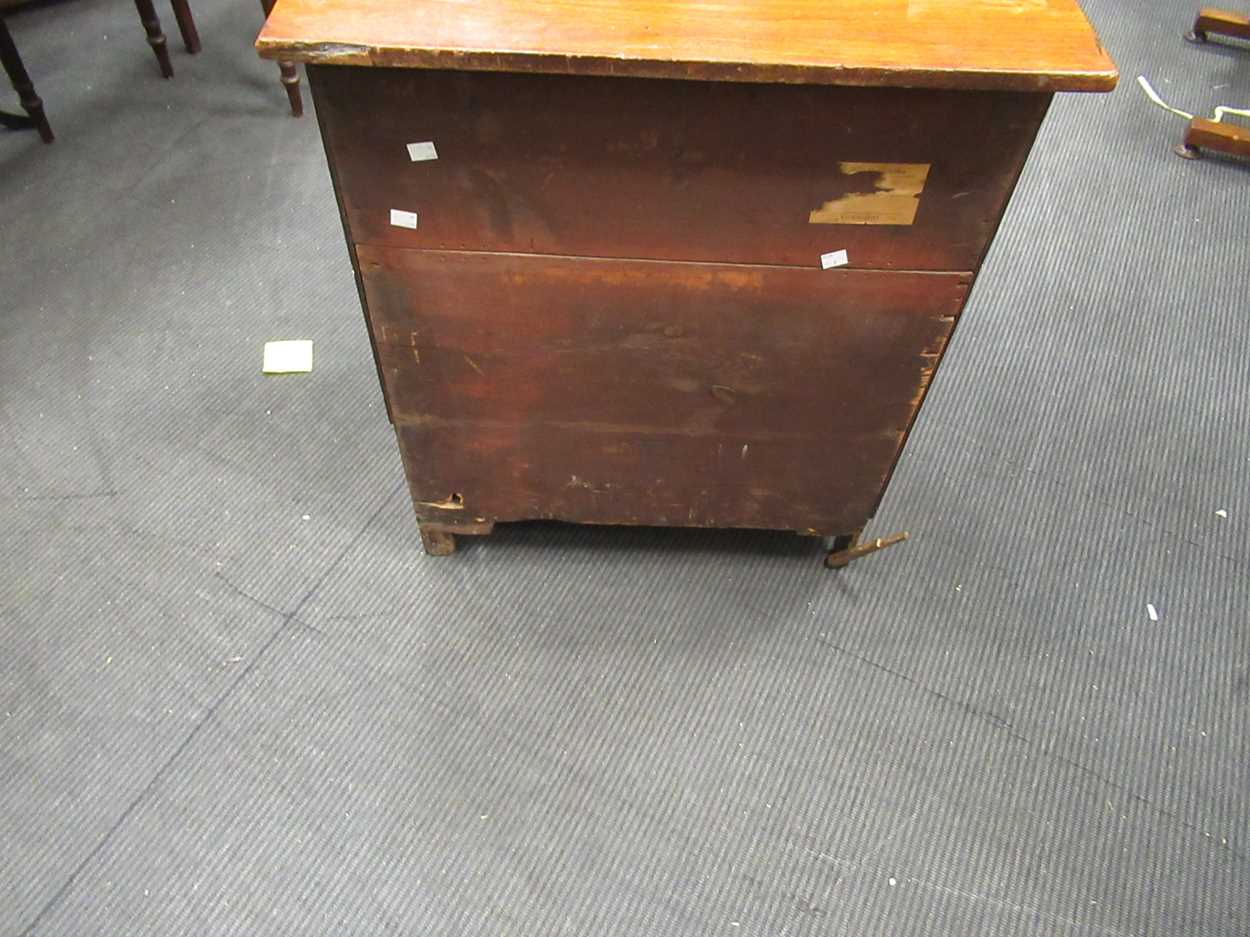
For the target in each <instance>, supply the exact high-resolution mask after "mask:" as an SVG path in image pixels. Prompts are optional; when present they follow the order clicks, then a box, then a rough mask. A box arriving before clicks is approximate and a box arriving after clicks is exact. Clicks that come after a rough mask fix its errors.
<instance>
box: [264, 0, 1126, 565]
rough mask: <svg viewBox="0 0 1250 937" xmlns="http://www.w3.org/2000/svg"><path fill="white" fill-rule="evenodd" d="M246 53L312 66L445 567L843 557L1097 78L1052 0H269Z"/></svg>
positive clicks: (1065, 14)
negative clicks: (978, 279)
mask: <svg viewBox="0 0 1250 937" xmlns="http://www.w3.org/2000/svg"><path fill="white" fill-rule="evenodd" d="M505 26H508V27H515V28H510V29H505V28H504V27H505ZM783 40H784V41H783ZM258 46H259V47H260V48H261V49H262V52H263V54H266V55H271V56H275V57H279V58H281V57H285V56H286V55H288V54H289V55H290V56H291V57H293V58H299V59H301V60H304V61H308V62H311V63H313V64H310V65H309V67H308V75H309V83H310V86H311V87H312V90H313V94H314V97H315V99H316V101H317V112H318V116H319V118H320V122H321V127H322V136H323V140H324V142H325V146H326V150H327V154H328V156H329V159H330V172H331V178H332V179H333V181H334V187H335V191H336V194H337V197H338V200H339V207H340V213H341V215H342V218H343V222H344V229H345V232H346V234H347V238H348V244H349V249H350V251H351V253H352V257H353V261H354V263H355V266H356V274H357V284H358V287H359V289H360V295H361V302H362V305H363V306H364V308H365V313H366V317H367V320H368V322H369V326H370V339H371V342H372V344H373V348H374V355H375V360H376V362H377V365H378V371H379V376H380V378H381V380H382V384H383V390H384V392H385V395H386V401H387V413H388V416H389V417H390V418H391V420H392V422H393V423H394V425H395V430H396V434H397V436H398V438H399V444H400V451H401V454H402V457H403V461H404V469H405V473H406V476H407V479H408V485H409V490H410V493H411V496H412V501H413V506H414V508H415V510H416V514H417V518H418V522H419V524H420V527H421V530H422V536H423V540H424V542H425V543H426V547H427V550H428V552H431V553H433V554H441V553H447V552H450V551H451V550H452V549H454V546H455V537H457V536H459V535H460V534H465V533H467V534H476V533H485V532H487V531H489V529H490V528H491V526H492V525H493V524H494V523H495V522H497V521H512V520H528V519H555V520H563V521H574V522H582V523H600V524H645V525H661V526H665V525H673V526H717V527H719V526H725V527H757V528H767V529H782V530H794V531H797V532H799V533H802V534H807V535H820V536H825V537H837V538H840V539H839V540H838V541H837V543H836V544H835V546H838V545H840V546H841V547H842V548H843V552H841V553H835V556H834V562H835V565H836V564H837V563H840V562H842V561H843V560H844V559H848V558H850V556H851V555H852V554H855V555H858V554H856V551H855V550H854V549H853V541H854V539H855V538H857V537H858V536H859V532H860V531H861V530H862V529H863V528H864V527H865V525H866V523H867V522H868V520H869V519H870V518H871V517H872V515H873V512H874V511H875V510H876V507H877V504H878V503H879V501H880V499H881V497H882V495H883V493H884V490H885V486H886V484H887V483H888V481H889V478H890V475H891V473H892V471H893V468H894V466H895V464H896V463H897V460H898V456H899V454H900V452H901V450H902V446H903V444H904V441H905V439H906V437H907V434H908V432H909V430H910V427H911V425H912V423H913V422H914V420H915V417H916V414H917V412H918V410H919V407H920V406H921V404H922V402H923V400H924V397H925V393H926V391H927V388H928V386H929V384H930V382H931V380H932V377H933V374H934V372H935V370H936V368H937V366H938V364H939V362H940V361H941V358H942V355H943V353H944V351H945V347H946V344H947V342H948V340H949V337H950V335H951V331H952V329H953V327H954V325H955V322H956V320H957V317H958V315H959V311H960V309H961V308H962V305H963V302H964V300H965V298H966V294H967V290H968V287H969V285H970V283H971V280H972V277H973V275H974V273H975V271H976V270H977V269H978V268H979V266H980V263H981V260H982V258H983V257H984V255H985V251H986V249H987V247H988V245H989V242H990V240H991V238H992V237H993V234H994V231H995V228H996V226H997V225H998V223H999V221H1000V219H1001V217H1002V213H1003V210H1004V208H1005V206H1006V203H1007V199H1008V198H1009V196H1010V193H1011V189H1012V188H1013V186H1014V184H1015V181H1016V179H1017V177H1018V175H1019V172H1020V170H1021V168H1022V166H1023V164H1024V160H1025V158H1026V156H1027V153H1028V150H1029V147H1030V146H1031V143H1032V140H1033V138H1034V135H1035V133H1036V131H1037V128H1038V126H1039V125H1040V123H1041V120H1042V119H1043V116H1044V114H1045V111H1046V108H1047V105H1048V103H1049V100H1050V96H1051V92H1053V91H1054V90H1057V89H1060V88H1063V87H1071V88H1078V87H1079V88H1084V89H1086V90H1089V89H1094V88H1107V87H1110V86H1111V85H1112V84H1113V83H1114V80H1115V73H1114V67H1113V66H1111V64H1110V62H1109V61H1108V60H1107V59H1106V57H1105V55H1104V54H1103V53H1102V52H1101V50H1100V49H1098V48H1097V44H1096V40H1094V38H1093V34H1092V32H1090V31H1089V27H1088V24H1086V23H1085V21H1084V19H1083V17H1081V16H1080V13H1079V10H1078V9H1077V7H1076V6H1075V5H1074V3H1072V2H1071V0H843V2H840V3H830V2H826V0H753V2H751V3H747V2H746V0H725V2H717V3H710V2H703V0H685V2H678V0H672V2H666V3H658V2H654V0H628V2H626V0H589V2H579V3H574V2H572V0H533V2H527V3H525V4H521V3H520V2H518V0H480V2H475V3H444V2H438V0H403V2H400V0H375V2H369V3H365V2H363V0H280V2H279V4H278V7H277V8H276V9H275V11H274V13H273V16H272V17H270V21H269V24H268V26H267V27H266V29H265V31H264V33H263V34H262V36H261V39H260V40H259V42H258ZM608 50H611V51H610V52H609V51H608ZM330 63H333V64H330ZM356 64H366V65H384V66H385V65H392V66H402V67H395V68H358V67H354V66H355V65H356ZM449 68H450V69H452V70H447V69H449ZM499 72H518V73H519V74H498V73H499ZM596 76H599V77H596ZM604 76H610V77H604ZM639 76H646V77H639ZM679 78H680V79H719V81H711V80H708V81H689V80H667V79H679ZM803 82H810V83H812V85H814V86H807V87H804V86H801V83H803ZM796 83H799V84H797V85H796ZM845 85H863V86H865V87H841V86H845ZM969 88H977V89H982V90H979V91H975V92H969V91H966V90H961V91H951V90H941V89H969ZM986 89H995V90H986ZM427 142H432V143H433V144H434V146H435V147H436V149H437V158H436V159H422V160H418V161H415V162H414V161H413V158H412V157H411V156H410V154H409V152H408V145H409V144H414V143H416V144H422V143H427ZM426 152H427V155H428V153H429V151H428V148H427V150H426ZM393 211H394V212H397V213H398V214H397V215H396V216H395V220H397V221H399V222H400V224H398V225H397V224H394V223H392V221H393V219H392V212H393ZM839 251H846V255H847V261H848V262H847V264H846V265H845V266H837V267H836V268H835V269H830V270H821V269H820V267H821V255H823V254H829V255H830V256H834V255H835V252H839ZM889 540H890V538H884V539H883V540H882V541H880V545H885V543H886V542H887V541H889ZM877 546H878V543H877V542H876V541H874V543H873V544H869V545H866V546H865V547H864V551H867V550H870V549H875V548H877ZM848 549H849V550H850V552H846V551H847V550H848Z"/></svg>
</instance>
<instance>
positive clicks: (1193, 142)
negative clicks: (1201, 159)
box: [1185, 117, 1250, 158]
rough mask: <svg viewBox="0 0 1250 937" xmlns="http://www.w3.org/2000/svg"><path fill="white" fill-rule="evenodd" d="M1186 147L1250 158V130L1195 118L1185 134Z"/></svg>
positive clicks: (1199, 150)
mask: <svg viewBox="0 0 1250 937" xmlns="http://www.w3.org/2000/svg"><path fill="white" fill-rule="evenodd" d="M1185 147H1186V148H1187V149H1189V150H1196V151H1198V152H1201V151H1202V150H1215V151H1216V152H1218V153H1226V154H1228V155H1229V156H1244V157H1247V158H1250V130H1247V129H1246V128H1245V127H1238V126H1236V125H1235V124H1226V123H1221V122H1217V121H1214V120H1206V119H1205V118H1202V117H1195V118H1194V119H1193V120H1192V121H1190V122H1189V129H1188V130H1187V131H1186V132H1185Z"/></svg>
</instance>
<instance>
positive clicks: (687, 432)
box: [359, 247, 968, 534]
mask: <svg viewBox="0 0 1250 937" xmlns="http://www.w3.org/2000/svg"><path fill="white" fill-rule="evenodd" d="M359 262H360V271H361V276H362V278H363V280H364V284H365V293H366V296H367V298H368V307H369V310H370V314H371V318H372V325H373V331H374V337H375V340H376V342H377V347H378V351H379V354H380V357H381V362H382V371H383V377H384V381H385V383H386V387H387V397H388V399H389V400H390V403H391V413H392V416H393V419H394V420H395V422H396V424H397V427H396V428H397V430H398V432H399V434H400V438H401V440H405V441H406V442H407V444H408V450H407V451H408V453H409V455H410V457H409V458H406V460H405V461H406V464H407V465H408V467H409V471H410V484H411V486H412V490H413V498H414V502H415V503H416V505H417V512H418V516H419V517H420V518H422V519H423V520H429V519H435V520H446V519H447V518H449V517H450V518H454V519H458V520H461V521H464V520H476V519H479V518H482V519H489V520H514V519H520V518H526V517H541V518H556V519H560V520H569V521H583V522H593V523H631V524H654V525H668V524H683V525H724V526H749V527H764V528H776V529H796V530H797V529H813V530H815V532H818V533H822V534H823V533H838V532H842V531H845V530H851V529H857V528H859V527H862V526H863V525H864V523H865V522H866V521H867V519H868V517H869V516H870V514H871V510H872V507H873V506H874V504H875V499H876V496H877V493H878V492H879V491H880V489H881V487H882V484H883V480H884V478H885V477H886V476H887V475H888V473H889V471H890V469H891V467H892V465H893V462H894V459H895V458H896V456H897V453H898V451H899V449H900V446H901V442H902V439H903V437H904V435H905V433H906V430H907V427H908V426H909V425H910V422H911V419H912V416H913V414H914V412H915V409H916V407H917V406H918V405H919V401H920V399H921V397H922V396H923V393H924V390H925V388H926V386H927V385H928V382H929V378H930V376H931V375H932V372H933V368H934V365H935V363H936V361H937V360H938V358H939V357H940V356H941V353H942V351H943V349H944V347H945V343H946V339H947V336H948V335H949V334H950V331H951V328H952V326H953V324H954V320H955V316H956V314H957V312H958V310H959V308H960V306H961V305H962V303H963V298H964V295H965V293H966V289H967V280H968V278H967V277H966V276H961V275H959V274H924V273H914V274H897V273H895V274H891V273H879V272H863V271H845V270H832V271H810V270H796V269H787V268H778V267H746V266H742V265H728V264H726V265H705V264H684V263H660V262H646V261H627V260H589V259H585V258H552V257H539V256H532V255H529V256H525V255H492V254H472V253H467V254H466V253H449V254H439V253H435V252H425V251H406V250H398V249H394V248H371V247H362V248H360V249H359ZM423 440H424V441H423ZM797 465H802V466H806V467H810V468H804V469H797V468H795V466H797ZM815 477H820V478H821V480H820V481H819V482H818V483H817V482H815V481H814V480H813V479H814V478H815ZM680 505H687V509H686V510H678V506H680Z"/></svg>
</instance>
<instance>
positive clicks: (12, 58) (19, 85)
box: [0, 19, 55, 143]
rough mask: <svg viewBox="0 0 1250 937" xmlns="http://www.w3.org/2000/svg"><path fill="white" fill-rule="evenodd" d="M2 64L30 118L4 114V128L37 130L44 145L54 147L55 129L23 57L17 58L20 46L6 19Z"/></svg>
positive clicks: (0, 42) (0, 38) (0, 40)
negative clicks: (46, 114) (16, 42)
mask: <svg viewBox="0 0 1250 937" xmlns="http://www.w3.org/2000/svg"><path fill="white" fill-rule="evenodd" d="M0 64H3V65H4V70H5V72H7V73H8V76H9V80H10V81H11V82H13V90H14V91H16V92H17V96H18V98H19V99H20V100H21V102H22V109H23V110H24V111H26V114H27V116H26V117H22V116H21V115H20V114H5V113H2V112H0V125H3V126H5V127H8V128H9V129H10V130H25V129H28V128H33V129H35V130H38V131H39V137H40V139H42V140H43V142H44V143H51V142H52V141H53V139H55V138H54V137H53V135H52V126H51V125H50V124H49V123H48V118H47V117H46V116H44V113H43V101H42V100H40V98H39V95H37V94H35V85H34V83H33V82H32V81H31V80H30V75H28V74H27V73H26V67H25V66H24V65H23V64H22V57H21V56H20V55H18V54H17V45H16V44H15V43H14V42H13V36H12V35H11V34H10V33H9V27H8V26H7V25H5V22H4V20H3V19H0Z"/></svg>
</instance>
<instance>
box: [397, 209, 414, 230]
mask: <svg viewBox="0 0 1250 937" xmlns="http://www.w3.org/2000/svg"><path fill="white" fill-rule="evenodd" d="M391 224H393V225H394V226H395V227H397V228H412V230H414V231H415V230H417V213H416V212H415V211H403V210H402V209H399V208H392V209H391Z"/></svg>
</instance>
